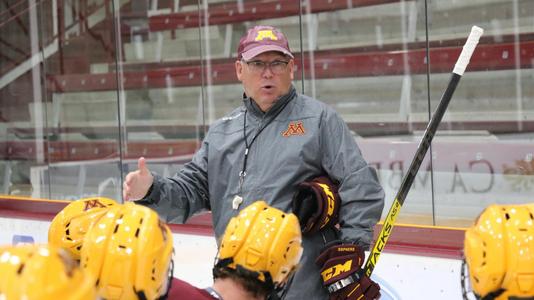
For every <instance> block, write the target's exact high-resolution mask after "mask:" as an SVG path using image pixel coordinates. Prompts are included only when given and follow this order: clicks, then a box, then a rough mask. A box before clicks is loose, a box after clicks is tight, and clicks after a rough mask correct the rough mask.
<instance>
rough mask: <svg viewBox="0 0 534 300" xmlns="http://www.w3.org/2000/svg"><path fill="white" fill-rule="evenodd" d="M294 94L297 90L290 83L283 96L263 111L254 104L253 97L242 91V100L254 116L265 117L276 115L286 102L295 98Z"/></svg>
mask: <svg viewBox="0 0 534 300" xmlns="http://www.w3.org/2000/svg"><path fill="white" fill-rule="evenodd" d="M296 94H297V90H296V89H295V87H294V86H293V85H291V87H290V88H289V92H288V93H287V94H285V95H283V96H280V98H278V100H276V102H275V103H274V105H273V106H272V107H271V108H270V109H269V110H268V111H267V112H263V111H262V110H261V109H260V107H259V106H258V104H256V102H255V101H254V99H252V98H250V97H247V95H245V94H244V93H243V102H244V105H245V108H246V109H247V110H248V111H249V112H250V113H252V114H253V115H254V116H256V117H259V118H265V117H269V116H273V115H277V114H278V112H280V110H282V109H283V108H284V107H285V106H286V104H287V103H289V101H291V100H292V99H293V98H295V96H296Z"/></svg>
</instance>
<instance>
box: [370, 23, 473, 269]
mask: <svg viewBox="0 0 534 300" xmlns="http://www.w3.org/2000/svg"><path fill="white" fill-rule="evenodd" d="M482 33H483V30H482V28H479V27H476V26H473V28H472V29H471V33H470V34H469V37H468V38H467V42H466V43H465V45H464V47H463V50H462V53H461V54H460V57H459V58H458V61H457V62H456V65H455V66H454V70H453V72H452V76H451V78H450V80H449V84H448V85H447V89H446V90H445V93H443V95H442V96H441V100H440V102H439V105H438V107H437V108H436V110H435V112H434V114H433V115H432V118H431V119H430V122H429V124H428V126H427V128H426V130H425V133H424V135H423V138H422V139H421V142H420V143H419V146H418V147H417V151H416V152H415V156H414V158H413V160H412V163H411V164H410V168H409V169H408V172H407V173H406V174H405V175H404V178H403V180H402V183H401V186H400V188H399V191H398V192H397V195H396V196H395V199H394V200H393V204H392V205H391V207H390V209H389V211H388V214H387V216H386V219H385V220H384V225H383V226H382V230H381V231H380V234H379V235H378V238H377V240H376V242H375V244H374V247H373V249H372V251H371V253H370V254H369V257H368V258H367V262H366V264H365V267H364V273H365V275H367V276H371V273H373V270H374V268H375V266H376V263H377V261H378V259H379V257H380V254H381V253H382V250H383V249H384V246H385V245H386V243H387V241H388V239H389V237H390V235H391V232H392V230H393V226H394V225H395V220H396V218H397V215H398V214H399V212H400V209H401V207H402V204H404V201H405V199H406V196H407V195H408V192H409V191H410V188H411V187H412V184H413V181H414V180H415V176H416V175H417V172H418V171H419V167H420V166H421V164H422V163H423V160H424V158H425V155H426V152H427V151H428V148H429V147H430V143H431V142H432V139H433V138H434V135H435V134H436V131H437V129H438V126H439V124H440V122H441V119H442V118H443V115H444V114H445V111H446V110H447V106H448V105H449V102H450V101H451V99H452V95H453V94H454V91H455V90H456V87H457V86H458V82H459V81H460V78H462V75H463V73H464V71H465V68H466V67H467V64H468V63H469V60H470V59H471V55H472V54H473V51H474V50H475V47H476V45H477V44H478V40H479V39H480V36H481V35H482Z"/></svg>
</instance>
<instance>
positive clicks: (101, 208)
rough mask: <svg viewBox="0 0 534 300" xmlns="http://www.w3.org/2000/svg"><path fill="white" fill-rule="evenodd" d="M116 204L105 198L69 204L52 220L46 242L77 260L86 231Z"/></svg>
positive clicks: (88, 199)
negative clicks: (67, 252) (64, 250)
mask: <svg viewBox="0 0 534 300" xmlns="http://www.w3.org/2000/svg"><path fill="white" fill-rule="evenodd" d="M116 204H117V203H116V202H115V201H113V200H111V199H109V198H105V197H93V198H85V199H80V200H76V201H73V202H71V203H69V204H68V205H67V206H65V208H63V210H61V211H60V212H59V213H58V214H57V215H56V216H55V217H54V219H53V220H52V223H51V224H50V228H49V229H48V242H49V243H50V244H52V245H56V246H58V247H63V248H65V249H67V250H68V251H69V252H70V253H71V255H72V257H73V258H75V259H77V260H79V259H80V250H81V248H82V242H83V238H84V236H85V234H86V233H87V230H89V227H91V226H92V225H93V224H94V223H95V222H96V221H97V220H98V219H100V217H101V216H102V215H103V214H104V213H105V212H106V211H107V209H108V208H109V207H111V206H114V205H116Z"/></svg>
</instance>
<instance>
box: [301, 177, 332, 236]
mask: <svg viewBox="0 0 534 300" xmlns="http://www.w3.org/2000/svg"><path fill="white" fill-rule="evenodd" d="M339 206H340V199H339V194H338V192H337V186H336V185H335V184H334V183H332V181H331V180H330V179H329V178H328V177H326V176H320V177H316V178H314V179H312V180H311V181H306V182H302V183H301V184H299V185H298V186H297V191H296V192H295V194H294V195H293V213H294V214H295V215H297V217H298V219H299V221H300V227H301V228H302V233H303V234H312V233H315V232H317V231H319V230H321V229H323V228H324V227H326V226H334V225H336V224H337V223H338V218H339Z"/></svg>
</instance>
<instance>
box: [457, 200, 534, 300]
mask: <svg viewBox="0 0 534 300" xmlns="http://www.w3.org/2000/svg"><path fill="white" fill-rule="evenodd" d="M464 254H465V259H466V263H467V267H468V270H469V282H470V283H471V287H472V289H473V291H474V292H475V293H476V294H477V295H478V296H480V297H486V296H488V295H491V298H492V299H493V298H496V299H508V297H511V296H514V297H526V296H530V297H532V296H534V204H530V205H491V206H489V207H488V208H486V209H485V210H484V211H483V212H482V214H481V215H480V216H479V217H478V219H477V221H476V223H475V225H473V227H471V228H469V229H468V230H467V231H466V233H465V242H464Z"/></svg>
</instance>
